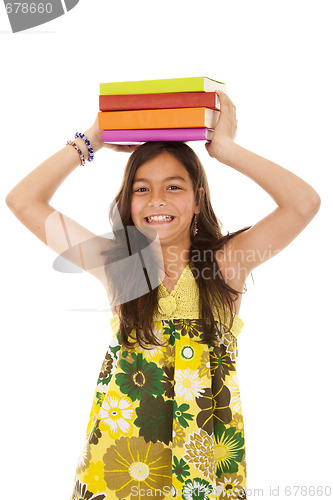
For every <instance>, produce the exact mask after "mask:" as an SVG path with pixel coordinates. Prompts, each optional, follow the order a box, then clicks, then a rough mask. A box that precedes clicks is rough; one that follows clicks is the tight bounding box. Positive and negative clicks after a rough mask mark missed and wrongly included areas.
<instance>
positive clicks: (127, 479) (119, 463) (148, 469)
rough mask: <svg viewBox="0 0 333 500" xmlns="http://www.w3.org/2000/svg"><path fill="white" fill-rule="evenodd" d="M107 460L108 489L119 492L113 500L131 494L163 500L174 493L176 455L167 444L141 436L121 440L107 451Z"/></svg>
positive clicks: (143, 498)
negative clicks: (170, 493)
mask: <svg viewBox="0 0 333 500" xmlns="http://www.w3.org/2000/svg"><path fill="white" fill-rule="evenodd" d="M103 461H104V464H105V465H104V477H105V481H106V483H107V487H108V488H109V489H110V490H115V491H116V494H115V495H112V497H113V498H126V497H129V496H130V495H131V498H133V497H136V496H137V497H138V498H140V499H141V500H146V499H148V500H149V499H151V498H158V499H159V500H163V498H164V497H165V494H166V493H168V492H170V491H171V484H172V479H171V477H172V471H171V463H172V452H171V448H169V447H167V446H164V445H163V443H160V442H157V443H152V442H151V441H149V442H148V443H147V442H146V441H145V439H144V438H143V437H141V436H140V437H131V438H125V437H121V438H120V439H117V441H115V443H114V444H113V445H111V446H109V447H108V448H107V450H106V452H105V454H104V456H103ZM139 489H141V492H140V496H138V491H139ZM135 492H137V494H136V495H135ZM148 497H149V498H148Z"/></svg>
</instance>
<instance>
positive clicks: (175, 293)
mask: <svg viewBox="0 0 333 500" xmlns="http://www.w3.org/2000/svg"><path fill="white" fill-rule="evenodd" d="M191 263H192V261H190V262H189V263H188V264H187V266H186V267H185V269H184V270H183V272H182V274H181V275H180V277H179V279H178V281H177V283H176V285H175V287H174V289H173V290H172V292H171V293H169V292H168V291H167V289H166V288H165V286H164V285H163V283H162V281H160V285H159V287H158V290H157V302H158V304H157V307H156V308H155V310H154V314H153V320H154V321H161V320H170V319H171V320H172V319H178V318H186V319H198V318H200V312H199V287H198V285H197V282H196V281H195V278H194V276H193V273H192V271H191V268H190V266H191ZM213 314H214V318H215V320H216V321H218V319H219V318H218V314H217V311H216V309H214V308H213ZM230 314H231V313H230V310H229V309H228V308H226V316H227V318H226V317H225V316H223V308H221V309H220V315H221V318H223V317H224V320H226V321H227V325H228V324H229V317H230ZM110 323H111V327H112V330H113V331H114V333H116V332H117V331H118V330H119V317H118V315H117V314H116V315H115V316H113V317H112V318H111V320H110ZM243 326H244V322H243V321H242V320H241V318H240V317H239V316H237V315H234V322H233V326H232V328H231V333H232V334H233V335H234V336H235V337H237V336H238V335H239V333H240V332H241V330H242V328H243Z"/></svg>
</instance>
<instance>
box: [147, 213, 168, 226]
mask: <svg viewBox="0 0 333 500" xmlns="http://www.w3.org/2000/svg"><path fill="white" fill-rule="evenodd" d="M169 217H170V219H169V218H168V219H164V218H163V219H160V220H159V219H153V220H149V218H148V217H144V219H145V221H146V222H147V223H148V224H170V222H172V221H173V220H174V219H175V216H174V215H170V216H169Z"/></svg>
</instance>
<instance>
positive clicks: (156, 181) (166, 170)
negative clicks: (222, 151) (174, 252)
mask: <svg viewBox="0 0 333 500" xmlns="http://www.w3.org/2000/svg"><path fill="white" fill-rule="evenodd" d="M172 177H174V178H172ZM198 212H199V207H198V205H196V203H195V199H194V191H193V185H192V181H191V178H190V176H189V174H188V172H187V170H186V168H185V167H184V165H183V164H182V163H181V162H180V161H179V160H177V158H175V157H174V156H172V155H170V154H169V153H166V152H164V153H161V154H160V155H158V156H156V157H155V158H153V159H152V160H149V161H147V162H146V163H144V164H142V165H141V166H140V167H139V168H138V169H137V171H136V172H135V176H134V180H133V186H132V200H131V215H132V220H133V222H134V224H135V225H136V226H141V227H143V228H144V227H151V228H153V229H155V230H156V231H157V233H158V237H159V241H160V243H161V244H166V243H167V244H168V245H170V244H175V245H185V246H189V245H190V225H191V220H192V217H193V214H194V213H198ZM153 215H157V216H158V215H171V216H172V217H173V219H172V220H171V221H169V220H162V221H149V220H148V219H147V217H149V216H153Z"/></svg>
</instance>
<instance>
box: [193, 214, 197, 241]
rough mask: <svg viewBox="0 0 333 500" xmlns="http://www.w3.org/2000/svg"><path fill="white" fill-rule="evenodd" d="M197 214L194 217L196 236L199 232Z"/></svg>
mask: <svg viewBox="0 0 333 500" xmlns="http://www.w3.org/2000/svg"><path fill="white" fill-rule="evenodd" d="M197 216H198V215H197V214H195V217H194V236H196V235H197V234H198V226H197Z"/></svg>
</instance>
